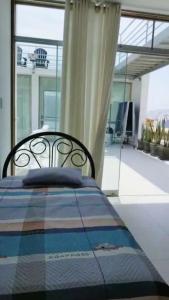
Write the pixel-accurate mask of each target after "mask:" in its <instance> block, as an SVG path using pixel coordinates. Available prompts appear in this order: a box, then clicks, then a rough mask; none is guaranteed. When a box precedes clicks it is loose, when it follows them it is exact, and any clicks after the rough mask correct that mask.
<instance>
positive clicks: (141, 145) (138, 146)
mask: <svg viewBox="0 0 169 300" xmlns="http://www.w3.org/2000/svg"><path fill="white" fill-rule="evenodd" d="M143 148H144V143H143V141H142V140H138V145H137V149H138V150H143Z"/></svg>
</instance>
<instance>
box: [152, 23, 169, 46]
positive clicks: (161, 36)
mask: <svg viewBox="0 0 169 300" xmlns="http://www.w3.org/2000/svg"><path fill="white" fill-rule="evenodd" d="M154 47H155V48H160V49H169V22H157V21H156V22H155V31H154Z"/></svg>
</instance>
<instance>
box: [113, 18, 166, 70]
mask: <svg viewBox="0 0 169 300" xmlns="http://www.w3.org/2000/svg"><path fill="white" fill-rule="evenodd" d="M128 20H129V19H128V18H124V17H122V18H121V27H122V25H123V26H124V22H126V23H127V21H128ZM166 28H169V23H168V22H160V21H152V20H145V19H144V20H143V19H142V20H140V19H131V21H129V22H128V24H127V25H126V27H125V28H124V29H123V30H121V32H120V34H119V39H118V43H119V44H120V45H130V46H140V47H151V48H153V47H154V41H155V38H156V37H157V36H158V35H159V34H160V33H162V32H163V31H164V30H165V29H166ZM125 59H126V54H125V53H121V54H119V55H118V59H117V60H116V65H117V63H118V64H119V63H121V62H122V61H124V60H125Z"/></svg>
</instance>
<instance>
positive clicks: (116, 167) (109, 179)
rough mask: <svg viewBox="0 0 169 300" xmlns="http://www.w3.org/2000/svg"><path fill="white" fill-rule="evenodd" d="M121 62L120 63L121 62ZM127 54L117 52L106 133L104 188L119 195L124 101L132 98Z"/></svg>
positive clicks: (108, 193)
mask: <svg viewBox="0 0 169 300" xmlns="http://www.w3.org/2000/svg"><path fill="white" fill-rule="evenodd" d="M119 62H120V63H119ZM126 74H127V54H125V53H117V57H116V65H115V74H114V80H113V84H112V92H111V103H110V108H109V114H108V120H107V128H106V135H105V153H104V166H103V179H102V189H103V190H104V191H105V192H106V193H107V195H112V196H115V195H118V191H119V178H120V162H121V149H122V145H123V141H124V129H125V128H124V121H125V112H123V110H124V103H125V102H126V101H130V100H131V83H130V82H129V81H127V80H126Z"/></svg>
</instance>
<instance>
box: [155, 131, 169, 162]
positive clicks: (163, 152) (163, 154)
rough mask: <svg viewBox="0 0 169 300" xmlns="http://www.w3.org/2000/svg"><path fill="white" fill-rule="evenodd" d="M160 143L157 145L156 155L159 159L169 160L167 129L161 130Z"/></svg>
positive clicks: (168, 133) (168, 134) (168, 132)
mask: <svg viewBox="0 0 169 300" xmlns="http://www.w3.org/2000/svg"><path fill="white" fill-rule="evenodd" d="M161 143H162V144H160V145H159V146H158V156H159V158H160V159H161V160H169V130H167V131H166V129H165V126H164V128H163V130H162V141H161Z"/></svg>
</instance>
